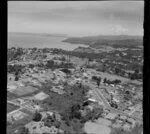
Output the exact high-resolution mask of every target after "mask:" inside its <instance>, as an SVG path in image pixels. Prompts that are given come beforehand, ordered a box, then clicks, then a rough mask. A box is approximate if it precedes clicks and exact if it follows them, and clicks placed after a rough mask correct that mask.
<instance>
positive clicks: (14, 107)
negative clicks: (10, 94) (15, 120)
mask: <svg viewBox="0 0 150 134" xmlns="http://www.w3.org/2000/svg"><path fill="white" fill-rule="evenodd" d="M18 108H19V106H16V105H13V104H11V103H7V113H9V112H12V111H14V110H16V109H18Z"/></svg>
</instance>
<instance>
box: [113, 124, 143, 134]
mask: <svg viewBox="0 0 150 134" xmlns="http://www.w3.org/2000/svg"><path fill="white" fill-rule="evenodd" d="M142 131H143V126H142V125H136V126H135V127H134V128H133V129H132V130H131V131H124V130H122V129H114V130H113V131H112V132H111V134H141V132H142Z"/></svg>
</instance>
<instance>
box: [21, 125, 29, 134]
mask: <svg viewBox="0 0 150 134" xmlns="http://www.w3.org/2000/svg"><path fill="white" fill-rule="evenodd" d="M20 134H29V129H28V128H26V127H23V128H22V130H21V132H20Z"/></svg>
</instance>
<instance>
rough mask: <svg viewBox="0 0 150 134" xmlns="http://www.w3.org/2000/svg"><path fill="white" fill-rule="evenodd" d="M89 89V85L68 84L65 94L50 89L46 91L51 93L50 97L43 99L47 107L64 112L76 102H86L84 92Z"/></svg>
mask: <svg viewBox="0 0 150 134" xmlns="http://www.w3.org/2000/svg"><path fill="white" fill-rule="evenodd" d="M43 88H44V87H43ZM44 90H45V88H44ZM87 90H88V88H87V87H82V88H79V87H78V85H74V86H68V87H66V88H65V91H66V93H65V94H63V95H59V94H57V93H54V92H52V91H50V90H49V89H48V91H47V92H46V93H47V94H48V95H49V97H48V98H47V99H46V100H44V101H43V104H44V105H45V106H46V107H47V108H50V109H53V110H57V111H59V112H60V113H64V112H66V110H67V109H68V108H70V107H71V106H72V105H73V104H76V103H79V104H80V103H82V102H84V101H85V100H86V97H85V94H84V93H85V92H86V91H87Z"/></svg>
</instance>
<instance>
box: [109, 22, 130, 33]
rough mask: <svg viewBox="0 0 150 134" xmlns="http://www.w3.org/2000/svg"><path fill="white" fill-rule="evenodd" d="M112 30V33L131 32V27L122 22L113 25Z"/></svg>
mask: <svg viewBox="0 0 150 134" xmlns="http://www.w3.org/2000/svg"><path fill="white" fill-rule="evenodd" d="M111 30H112V33H113V34H115V35H120V34H128V33H129V29H127V28H125V27H123V26H122V25H121V24H116V25H111Z"/></svg>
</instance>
